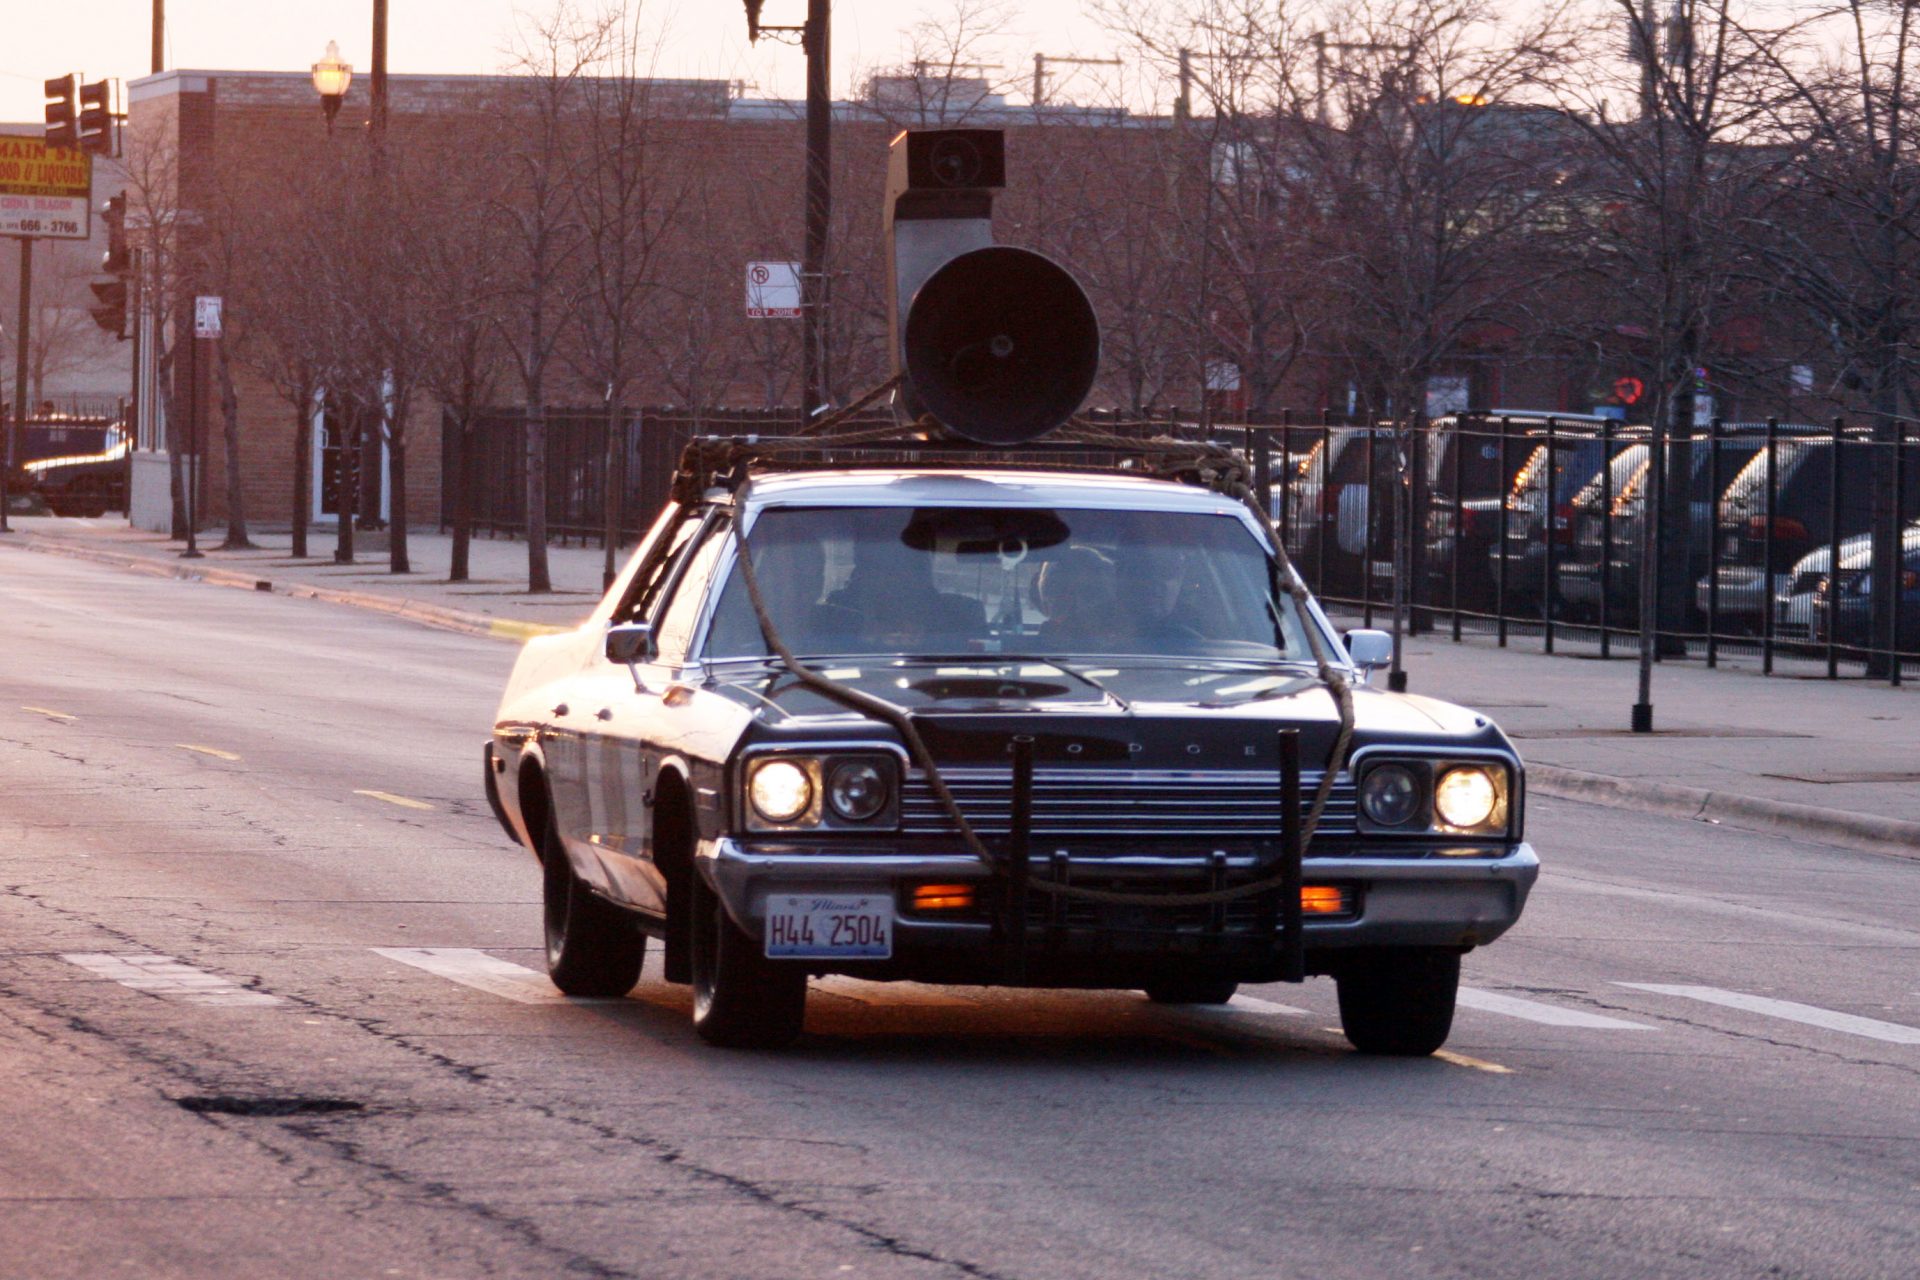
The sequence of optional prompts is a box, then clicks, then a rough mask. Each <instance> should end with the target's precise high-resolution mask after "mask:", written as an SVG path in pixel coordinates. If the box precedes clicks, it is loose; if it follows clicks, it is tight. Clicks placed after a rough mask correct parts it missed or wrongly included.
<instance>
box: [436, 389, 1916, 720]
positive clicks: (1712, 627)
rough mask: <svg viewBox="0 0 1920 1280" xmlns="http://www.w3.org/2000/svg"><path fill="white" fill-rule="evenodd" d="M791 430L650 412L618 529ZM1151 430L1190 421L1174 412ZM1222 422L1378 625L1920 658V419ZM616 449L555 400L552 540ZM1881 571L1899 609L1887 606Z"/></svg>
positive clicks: (1216, 432) (1723, 649)
mask: <svg viewBox="0 0 1920 1280" xmlns="http://www.w3.org/2000/svg"><path fill="white" fill-rule="evenodd" d="M1099 417H1101V418H1105V419H1107V420H1109V421H1111V420H1112V419H1111V418H1108V416H1107V415H1099ZM884 420H885V416H884V415H879V416H878V417H876V421H884ZM797 424H798V418H797V416H796V415H795V414H793V413H791V412H787V413H781V412H756V411H743V410H724V411H722V410H710V411H704V412H693V411H687V410H680V409H646V410H641V411H638V412H636V413H634V414H633V415H632V416H631V417H630V418H629V420H628V421H627V422H626V423H625V424H624V430H623V431H622V433H621V442H620V453H621V465H622V467H623V468H624V471H625V474H624V475H622V476H620V477H618V478H617V480H616V483H618V484H619V486H620V493H621V503H620V521H619V523H620V529H621V537H622V540H623V541H625V540H630V539H633V538H636V537H638V536H639V534H640V533H641V532H643V531H644V529H645V528H646V527H647V525H648V524H650V523H651V521H652V519H653V516H654V514H655V512H656V511H657V510H658V508H659V506H660V504H661V503H662V502H663V501H664V500H665V497H666V493H667V486H668V483H669V482H670V480H671V478H672V475H673V470H674V465H675V462H676V460H677V459H678V457H679V453H680V450H681V448H682V447H683V446H684V445H685V443H686V442H687V441H688V440H689V439H691V438H692V437H693V436H695V435H710V434H729V433H740V432H762V433H767V432H787V431H791V430H793V429H794V428H795V427H796V426H797ZM1156 426H1157V427H1158V428H1159V429H1163V430H1172V431H1174V432H1178V433H1180V434H1193V433H1195V432H1196V431H1197V427H1196V426H1195V425H1194V417H1193V415H1191V414H1182V413H1180V412H1179V411H1177V410H1176V411H1172V412H1170V413H1168V414H1167V415H1166V416H1165V418H1164V419H1158V420H1157V422H1156ZM1210 434H1211V435H1212V436H1213V438H1214V439H1216V440H1218V441H1220V442H1222V443H1225V444H1228V445H1231V446H1232V447H1234V448H1236V449H1242V450H1244V451H1245V452H1246V454H1247V456H1248V458H1249V461H1250V463H1251V465H1252V469H1253V474H1254V475H1255V477H1256V485H1257V487H1258V489H1259V491H1260V494H1261V498H1262V500H1263V501H1264V502H1265V503H1266V505H1267V507H1268V509H1269V511H1270V512H1271V513H1272V515H1273V517H1274V519H1275V520H1276V522H1277V523H1278V525H1279V527H1280V528H1281V529H1282V530H1283V531H1284V536H1285V538H1286V543H1287V547H1288V550H1289V552H1290V553H1291V555H1292V557H1293V559H1294V562H1295V564H1297V565H1298V566H1299V568H1300V570H1301V572H1302V573H1303V574H1304V575H1305V576H1306V578H1307V580H1308V584H1309V585H1310V586H1311V587H1312V588H1313V590H1314V592H1315V593H1316V594H1317V595H1318V596H1319V597H1320V598H1321V599H1322V600H1323V601H1325V602H1327V603H1328V604H1329V605H1330V606H1332V607H1335V608H1337V609H1340V610H1342V611H1351V612H1353V613H1356V614H1358V615H1359V616H1360V618H1361V619H1362V621H1363V622H1364V623H1365V624H1367V625H1385V624H1386V622H1387V619H1388V618H1389V616H1390V609H1391V605H1392V601H1393V595H1394V583H1395V581H1396V579H1400V580H1402V581H1404V582H1405V584H1406V598H1407V604H1408V607H1409V623H1410V625H1411V627H1412V629H1413V630H1414V631H1416V632H1430V631H1435V630H1439V631H1443V632H1445V633H1447V634H1450V635H1451V636H1452V637H1453V638H1454V639H1456V640H1457V639H1460V638H1462V637H1463V636H1465V635H1467V634H1469V633H1475V634H1487V635H1491V636H1492V637H1494V638H1495V639H1496V640H1497V641H1498V643H1500V644H1507V643H1509V642H1510V641H1511V640H1513V639H1515V638H1517V637H1529V638H1537V639H1538V641H1539V643H1540V644H1541V645H1542V647H1543V648H1545V649H1546V650H1547V651H1549V652H1552V651H1554V650H1555V649H1557V648H1565V647H1572V648H1577V649H1580V650H1582V651H1585V652H1591V653H1593V654H1596V655H1597V656H1601V657H1610V656H1616V655H1620V654H1625V653H1631V652H1635V651H1636V649H1637V645H1638V643H1639V636H1640V612H1641V611H1640V601H1641V595H1642V592H1643V589H1645V587H1646V586H1648V585H1650V586H1651V589H1652V591H1653V596H1652V600H1653V604H1654V616H1655V617H1656V618H1657V619H1658V623H1657V626H1656V629H1655V637H1656V648H1655V653H1656V656H1658V657H1659V658H1661V659H1672V658H1678V657H1683V656H1691V657H1696V658H1699V659H1701V660H1703V661H1705V662H1706V663H1707V664H1708V665H1714V664H1717V663H1718V662H1720V661H1721V660H1722V658H1724V657H1726V656H1728V655H1730V654H1735V653H1746V654H1751V655H1753V656H1754V657H1755V658H1757V660H1758V662H1759V664H1760V665H1761V667H1762V668H1763V669H1765V670H1767V671H1772V670H1774V669H1775V668H1776V666H1779V665H1783V664H1784V665H1786V666H1788V667H1790V668H1791V669H1793V670H1796V671H1800V672H1809V673H1813V674H1818V673H1820V672H1822V671H1824V673H1825V674H1827V675H1829V676H1838V675H1841V674H1860V673H1865V674H1869V675H1873V676H1876V677H1884V678H1886V679H1889V680H1891V681H1892V682H1894V683H1898V682H1900V681H1901V680H1903V679H1905V678H1908V677H1909V676H1910V675H1912V674H1914V669H1915V668H1916V667H1917V666H1920V433H1916V432H1915V431H1914V430H1912V429H1911V428H1910V427H1907V428H1903V429H1902V430H1901V432H1900V433H1899V435H1898V438H1897V439H1894V440H1887V439H1884V438H1875V437H1874V435H1873V433H1871V432H1869V431H1867V430H1866V429H1864V428H1860V427H1857V426H1850V425H1848V424H1845V423H1837V422H1836V423H1827V424H1796V423H1782V422H1777V421H1770V422H1765V423H1722V422H1715V423H1713V424H1711V425H1709V426H1702V427H1700V428H1698V429H1696V430H1695V431H1693V432H1691V433H1688V434H1687V435H1686V436H1685V438H1675V439H1671V440H1669V441H1668V444H1667V447H1666V449H1665V450H1663V451H1658V452H1657V451H1656V449H1655V447H1654V442H1653V439H1652V433H1651V431H1650V430H1649V429H1648V428H1646V427H1644V426H1635V425H1630V424H1626V423H1622V422H1617V421H1614V420H1611V419H1603V418H1597V417H1584V416H1580V415H1528V414H1517V413H1516V414H1503V415H1500V416H1490V415H1476V416H1458V417H1448V418H1442V419H1438V420H1436V421H1434V422H1432V423H1429V424H1426V425H1424V426H1423V427H1421V428H1420V429H1418V430H1413V431H1396V430H1395V429H1393V428H1392V427H1387V426H1380V425H1377V424H1368V423H1365V422H1362V421H1359V420H1356V419H1351V418H1339V417H1331V416H1324V415H1315V416H1313V417H1311V418H1308V417H1306V416H1297V415H1293V414H1286V413H1282V414H1275V415H1272V416H1270V417H1267V418H1264V419H1262V420H1259V421H1256V422H1234V423H1216V424H1213V425H1212V427H1211V429H1210ZM446 435H447V437H448V447H449V449H451V447H452V433H451V432H450V431H449V432H447V433H446ZM472 439H473V448H472V451H471V458H472V462H473V466H474V470H473V473H472V484H473V488H472V490H471V492H472V494H473V499H472V502H473V506H472V510H473V521H474V528H475V529H476V530H479V531H482V532H492V533H500V534H520V533H523V532H524V529H525V511H524V493H525V485H524V476H525V424H524V418H523V416H522V415H521V414H520V413H519V412H518V411H490V412H488V413H486V414H483V415H481V417H480V419H479V420H478V422H477V423H476V424H475V427H474V430H473V435H472ZM606 455H607V418H606V415H605V414H604V412H601V411H598V410H577V409H566V410H550V411H549V412H548V414H547V503H548V530H549V535H550V536H551V537H553V538H554V539H556V540H575V539H577V540H579V541H582V542H590V541H598V539H599V538H600V537H601V533H602V527H603V514H602V513H603V507H602V505H601V504H602V498H603V493H604V490H603V488H602V485H603V484H604V483H605V473H606V470H607V468H606ZM450 461H451V455H450V454H449V462H450ZM447 474H449V475H452V474H454V472H453V471H452V469H451V466H450V465H449V469H448V471H447ZM1876 501H1886V502H1889V503H1891V504H1892V506H1891V507H1890V509H1891V510H1894V511H1897V513H1898V520H1897V523H1898V529H1899V535H1898V542H1899V546H1898V549H1897V551H1896V552H1895V554H1894V555H1893V556H1892V557H1891V559H1890V560H1889V562H1888V563H1886V564H1884V565H1883V564H1881V563H1879V560H1880V559H1887V557H1885V556H1884V555H1882V556H1881V557H1878V558H1877V557H1876V555H1875V548H1874V546H1873V542H1872V538H1871V536H1870V535H1871V531H1872V528H1873V512H1874V504H1875V502H1876ZM1396 506H1398V507H1399V510H1398V511H1396ZM1649 522H1651V525H1652V527H1651V529H1649ZM1403 530H1404V531H1405V537H1404V546H1403V545H1402V544H1403V538H1402V531H1403ZM1649 535H1651V537H1649ZM1649 541H1651V544H1652V551H1653V559H1652V568H1651V570H1649V571H1648V572H1646V573H1644V574H1643V568H1645V567H1646V566H1645V561H1646V549H1647V547H1648V545H1649ZM1836 549H1837V551H1836ZM1882 550H1883V551H1884V548H1882ZM1836 562H1837V563H1836ZM1883 572H1885V573H1888V574H1891V575H1892V578H1893V581H1894V582H1895V587H1894V591H1893V596H1894V605H1895V607H1894V608H1892V609H1891V610H1890V611H1889V610H1887V609H1885V608H1882V610H1880V611H1879V614H1878V616H1876V611H1875V609H1874V604H1873V602H1874V595H1875V593H1874V583H1875V580H1876V578H1878V577H1879V576H1880V575H1881V574H1882V573H1883ZM1809 664H1811V665H1809Z"/></svg>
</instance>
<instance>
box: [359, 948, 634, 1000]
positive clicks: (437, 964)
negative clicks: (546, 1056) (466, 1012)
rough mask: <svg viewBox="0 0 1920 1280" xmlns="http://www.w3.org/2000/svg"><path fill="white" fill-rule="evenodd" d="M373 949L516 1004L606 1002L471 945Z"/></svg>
mask: <svg viewBox="0 0 1920 1280" xmlns="http://www.w3.org/2000/svg"><path fill="white" fill-rule="evenodd" d="M373 952H374V954H375V955H380V956H385V957H386V958H387V959H389V960H398V961H399V962H400V963H401V964H407V965H412V966H413V967H414V968H416V969H424V970H426V971H427V972H428V973H431V974H433V975H434V976H435V977H438V978H445V979H447V981H449V982H457V983H459V984H460V985H461V986H463V987H472V988H473V989H474V990H476V991H484V992H486V993H487V994H488V995H493V996H500V997H501V998H503V999H506V1000H511V1001H513V1002H514V1003H516V1004H585V1003H605V1002H604V1001H587V1000H582V999H579V998H576V997H573V996H567V995H562V994H561V993H560V992H559V991H558V990H556V989H555V987H554V985H553V983H552V981H550V980H549V979H548V977H547V975H546V974H544V973H538V972H536V971H534V970H532V969H529V968H527V967H526V966H524V965H517V964H515V963H513V962H512V961H511V960H502V959H500V958H499V957H497V956H490V955H488V954H487V953H486V952H484V951H478V950H475V949H474V948H472V947H375V948H373Z"/></svg>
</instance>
